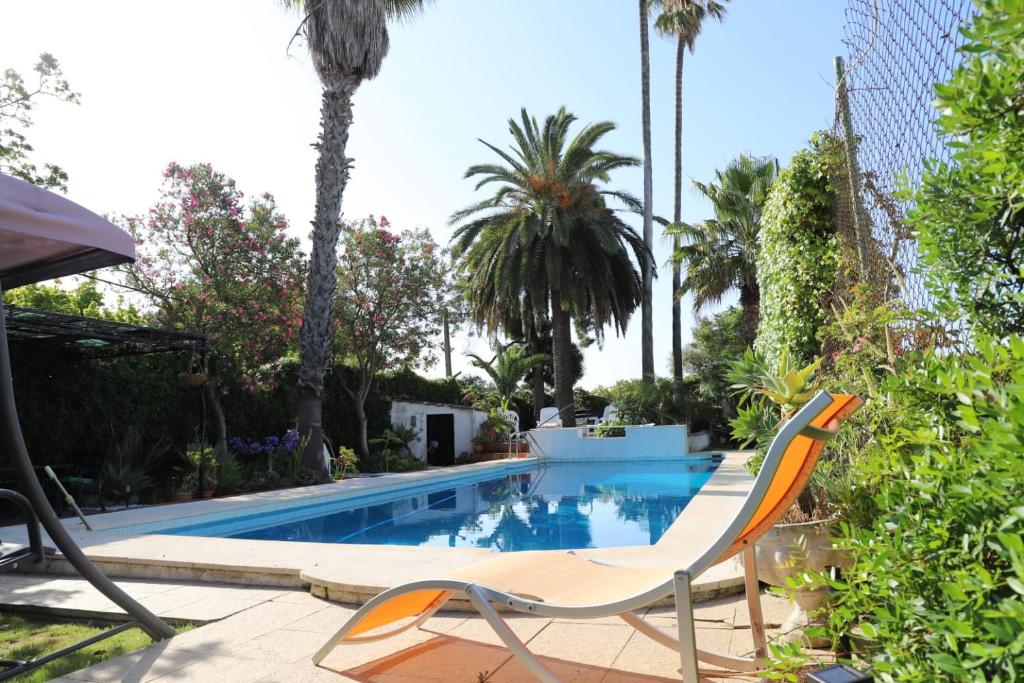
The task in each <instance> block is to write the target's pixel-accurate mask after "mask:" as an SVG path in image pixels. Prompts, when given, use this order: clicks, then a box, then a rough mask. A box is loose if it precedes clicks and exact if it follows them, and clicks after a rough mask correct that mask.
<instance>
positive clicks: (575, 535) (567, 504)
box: [159, 460, 717, 552]
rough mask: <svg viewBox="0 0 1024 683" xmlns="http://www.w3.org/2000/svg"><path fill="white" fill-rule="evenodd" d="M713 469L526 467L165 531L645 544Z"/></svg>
mask: <svg viewBox="0 0 1024 683" xmlns="http://www.w3.org/2000/svg"><path fill="white" fill-rule="evenodd" d="M716 466H717V464H716V461H714V460H699V461H687V462H680V461H674V462H644V463H638V462H617V463H555V464H550V465H547V466H545V467H540V468H537V467H533V466H531V467H529V468H528V469H524V468H522V467H520V468H519V469H518V471H517V470H515V469H513V470H512V471H508V470H506V471H503V472H500V473H491V474H490V475H487V476H489V477H490V478H486V479H482V480H480V479H479V478H478V480H475V481H474V480H472V479H465V478H464V479H462V480H460V481H456V482H455V483H452V482H451V481H450V480H447V481H443V482H437V483H435V484H432V485H431V486H429V487H426V488H424V487H420V488H417V489H415V490H408V489H407V490H404V491H393V492H391V493H390V494H375V495H373V496H372V497H370V498H369V499H367V498H365V497H364V498H361V499H360V500H355V501H353V500H351V498H350V497H348V498H346V497H344V496H343V497H339V498H332V499H331V500H329V501H326V502H319V503H315V504H308V505H305V506H292V507H287V508H285V509H280V510H274V511H270V512H261V513H256V514H249V515H242V516H235V517H232V518H230V519H220V520H216V521H211V522H206V523H198V524H192V525H190V526H182V527H177V528H173V529H165V530H162V531H160V532H159V533H168V534H182V535H191V536H217V537H221V538H248V539H268V540H278V541H313V542H320V543H369V544H389V545H411V546H445V547H472V548H490V549H492V550H494V551H497V552H507V551H513V550H547V549H568V548H603V547H613V546H628V545H648V544H653V543H655V542H656V541H657V540H658V539H659V538H661V535H662V534H663V533H664V532H665V530H666V529H667V528H668V527H669V526H670V525H671V524H672V522H673V521H675V519H676V517H678V516H679V513H680V512H682V510H683V508H684V507H686V504H687V503H688V502H689V501H690V499H691V498H692V497H693V496H694V494H696V493H697V491H698V490H700V488H701V486H703V485H704V483H705V482H706V481H707V480H708V478H709V477H710V476H711V473H712V472H713V471H714V469H715V467H716Z"/></svg>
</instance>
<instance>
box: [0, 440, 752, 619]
mask: <svg viewBox="0 0 1024 683" xmlns="http://www.w3.org/2000/svg"><path fill="white" fill-rule="evenodd" d="M747 457H748V454H747V453H743V452H730V453H727V454H726V455H725V458H724V459H723V461H722V462H721V464H720V465H719V466H718V468H717V469H716V470H715V472H714V473H713V474H712V475H711V477H710V479H709V480H708V481H707V483H706V484H705V485H704V486H703V487H702V488H701V489H700V491H699V492H698V494H697V495H696V496H695V497H694V498H693V500H691V501H690V503H689V504H688V505H687V506H686V508H685V509H684V510H683V512H682V514H681V515H680V516H679V518H678V519H677V520H676V521H675V523H673V524H672V526H671V527H669V529H668V530H667V531H666V532H665V533H664V535H663V536H662V538H661V539H660V540H659V541H658V542H657V543H656V544H655V545H653V546H635V547H620V548H588V549H583V550H579V551H577V552H578V553H579V554H580V555H584V556H587V557H594V558H596V559H600V560H602V561H606V562H611V563H615V564H622V565H627V566H645V565H650V564H658V565H663V564H665V563H666V562H669V563H670V562H671V561H672V560H673V558H674V557H680V558H685V557H693V556H694V553H695V552H697V551H699V550H701V549H703V548H705V547H707V545H708V544H710V543H711V541H713V540H714V537H715V536H716V535H717V533H718V532H719V531H720V530H721V528H722V524H723V523H724V521H726V520H728V519H731V518H732V516H733V515H734V513H735V511H736V510H737V509H738V507H739V506H740V505H741V504H742V502H743V499H744V497H745V495H746V493H747V492H748V491H749V489H750V485H751V484H752V482H753V477H751V476H750V474H748V473H747V471H746V469H745V467H744V463H745V461H746V459H747ZM516 462H521V461H516ZM507 465H508V461H496V462H487V463H478V464H476V465H468V466H464V467H460V468H459V469H458V470H457V472H458V473H459V474H460V475H461V474H464V473H474V472H484V471H487V470H492V469H493V470H500V469H502V468H504V467H506V466H507ZM452 473H453V470H451V469H436V470H425V471H422V472H413V473H405V474H396V475H388V476H382V477H370V478H361V479H350V480H346V481H343V482H337V483H334V484H326V485H322V486H311V487H305V488H296V489H287V490H281V491H265V492H261V493H255V494H249V495H241V496H232V497H228V498H215V499H210V500H201V501H193V502H189V503H178V504H168V505H158V506H152V507H145V508H138V509H130V510H122V511H117V512H111V513H106V514H100V515H92V516H90V517H89V523H90V524H91V525H92V526H93V529H94V530H93V531H88V530H86V529H85V528H84V527H83V526H82V524H81V522H80V521H79V520H77V519H65V520H63V523H64V525H65V527H66V528H68V530H69V531H70V532H71V535H72V536H73V537H74V539H75V541H76V542H77V543H78V544H79V545H80V546H81V547H82V549H83V550H84V551H85V553H86V555H87V556H88V557H89V558H90V559H92V560H93V561H94V562H96V563H97V564H98V565H99V566H100V567H101V568H103V569H104V570H105V571H106V572H108V573H109V574H110V575H111V576H114V577H121V578H139V579H146V580H172V581H200V582H204V581H205V582H211V583H220V584H223V583H228V584H239V585H244V586H252V587H265V588H269V587H279V588H291V589H306V590H309V591H310V592H312V593H313V594H314V595H317V596H321V597H327V598H329V599H331V600H333V601H336V602H345V603H361V602H363V601H365V600H366V599H368V598H370V597H372V596H373V595H376V594H377V593H378V592H380V591H381V590H384V589H386V588H389V587H392V586H395V585H399V584H401V583H405V582H407V581H411V580H415V579H422V578H429V577H434V576H440V575H444V574H445V573H447V572H449V571H451V570H454V569H458V568H461V567H464V566H466V565H469V564H472V563H473V562H476V561H478V560H480V559H482V558H485V557H487V556H488V555H489V554H490V552H489V551H488V550H485V549H478V548H433V547H420V546H387V545H358V544H325V543H306V542H293V541H264V540H248V539H231V538H209V537H199V536H176V535H166V534H144V533H123V532H118V531H114V530H113V529H116V528H119V527H126V526H136V525H149V524H160V523H161V522H166V521H168V520H180V519H182V518H191V517H193V516H197V515H205V514H221V513H226V512H229V511H238V510H242V509H245V508H251V507H253V506H256V505H261V506H262V505H267V504H278V503H292V502H294V501H298V500H302V501H305V502H308V501H311V500H314V499H316V498H318V497H320V496H325V495H331V496H333V495H337V494H338V493H339V492H342V491H346V492H348V491H351V492H366V491H370V490H378V489H380V490H383V489H385V488H391V487H394V486H396V485H399V486H402V487H404V486H407V485H411V484H424V483H428V482H430V481H435V480H438V481H440V480H444V479H446V478H450V477H451V476H452ZM0 538H2V539H3V540H4V541H6V542H15V543H24V542H26V540H27V539H26V538H25V529H24V527H23V526H12V527H6V528H2V529H0ZM47 541H48V539H47ZM32 571H33V572H41V573H49V574H70V573H71V572H72V571H73V570H72V569H71V568H70V566H69V565H68V564H67V563H66V562H65V561H64V560H63V559H60V558H56V559H53V560H50V561H48V562H46V563H44V565H42V566H40V565H37V566H36V567H34V568H32ZM741 572H742V569H741V567H740V566H739V563H738V562H733V561H729V562H726V563H723V564H722V565H720V566H717V567H715V568H713V569H712V570H711V571H709V572H708V573H706V574H705V575H703V576H702V577H701V578H700V579H699V581H698V583H697V585H696V586H695V588H696V589H697V590H698V591H699V592H700V593H701V594H702V595H703V596H704V597H713V596H714V595H718V594H721V593H722V592H728V591H730V590H734V589H737V588H738V587H740V586H742V573H741ZM2 581H3V578H0V582H2ZM460 607H464V605H460V604H459V603H457V602H453V604H452V608H453V609H459V608H460Z"/></svg>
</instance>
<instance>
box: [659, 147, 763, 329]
mask: <svg viewBox="0 0 1024 683" xmlns="http://www.w3.org/2000/svg"><path fill="white" fill-rule="evenodd" d="M778 171H779V167H778V161H776V160H775V159H774V158H772V157H751V156H747V155H745V154H743V155H740V156H739V157H737V158H736V159H734V160H733V161H732V162H730V163H729V165H728V166H727V167H726V169H725V170H724V171H715V181H714V182H711V183H707V184H704V183H696V182H695V183H694V186H695V187H696V188H697V191H698V192H700V193H701V194H702V195H704V196H705V197H707V198H708V199H709V200H710V201H711V205H712V207H713V209H714V213H715V217H714V218H710V219H708V220H706V221H704V222H702V223H698V224H697V225H688V224H686V223H681V224H679V225H678V226H676V227H674V228H671V229H669V230H668V231H667V232H668V234H671V235H673V236H674V237H678V239H679V241H680V246H679V249H677V250H676V251H675V253H674V254H673V260H675V261H677V262H680V263H683V262H685V266H686V275H685V278H684V279H683V284H682V287H681V288H680V290H679V295H680V296H682V295H683V294H686V293H690V294H693V308H694V310H695V311H697V310H700V309H701V308H704V307H705V306H707V305H709V304H715V303H718V302H719V301H721V300H722V297H723V296H725V294H726V293H727V292H728V291H729V290H731V289H732V288H734V287H736V288H738V289H739V291H740V306H741V308H742V309H743V324H742V330H743V338H744V340H745V341H746V342H747V344H753V343H754V337H755V336H756V334H757V323H758V319H759V317H760V305H761V291H760V289H759V288H758V285H757V265H756V259H757V250H758V235H759V234H760V232H761V212H762V210H763V208H764V203H765V200H766V199H767V196H768V190H769V188H770V187H771V185H772V182H774V180H775V176H776V175H777V174H778Z"/></svg>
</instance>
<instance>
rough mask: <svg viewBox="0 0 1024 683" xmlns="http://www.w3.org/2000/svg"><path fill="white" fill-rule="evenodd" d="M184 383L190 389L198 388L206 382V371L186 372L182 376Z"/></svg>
mask: <svg viewBox="0 0 1024 683" xmlns="http://www.w3.org/2000/svg"><path fill="white" fill-rule="evenodd" d="M181 381H182V383H183V384H184V385H185V386H186V387H189V388H190V389H198V388H199V387H201V386H203V385H204V384H206V373H205V372H192V373H185V374H183V375H182V376H181Z"/></svg>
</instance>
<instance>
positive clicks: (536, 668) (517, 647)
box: [466, 586, 560, 683]
mask: <svg viewBox="0 0 1024 683" xmlns="http://www.w3.org/2000/svg"><path fill="white" fill-rule="evenodd" d="M466 595H468V596H469V601H470V602H472V603H473V607H476V609H477V611H478V612H480V616H482V617H483V618H484V619H486V620H487V623H488V624H490V625H491V628H493V629H494V632H495V633H497V634H498V637H499V638H501V640H502V642H504V643H505V646H506V647H508V649H509V650H511V651H512V654H514V655H515V656H516V657H518V658H519V661H521V662H522V663H523V665H524V666H525V667H526V668H527V669H529V670H530V673H532V674H533V675H534V676H536V677H537V680H539V681H541V682H542V683H560V682H559V680H558V676H556V675H555V674H554V673H553V672H552V671H551V669H549V668H547V667H546V666H544V664H542V663H541V661H540V660H539V659H537V657H536V656H535V655H534V654H533V653H532V652H530V651H529V650H528V649H527V648H526V645H525V644H524V643H523V641H521V640H519V636H517V635H516V634H515V633H513V632H512V629H511V628H509V626H508V624H506V623H505V620H504V619H502V618H501V616H500V615H499V614H498V613H497V612H496V611H495V609H494V607H493V606H492V605H491V602H490V600H488V599H487V596H485V595H484V594H483V593H482V592H481V591H480V589H479V588H477V587H476V586H469V587H468V588H466Z"/></svg>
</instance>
